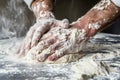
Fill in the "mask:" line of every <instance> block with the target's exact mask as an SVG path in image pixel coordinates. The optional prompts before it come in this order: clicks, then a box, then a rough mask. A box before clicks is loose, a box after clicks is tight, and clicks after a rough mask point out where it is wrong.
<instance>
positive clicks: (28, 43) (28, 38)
mask: <svg viewBox="0 0 120 80" xmlns="http://www.w3.org/2000/svg"><path fill="white" fill-rule="evenodd" d="M37 27H38V24H35V25H33V26H32V27H31V28H30V30H29V31H28V33H27V36H26V38H25V47H24V48H25V53H27V52H28V51H29V50H30V49H31V39H32V37H33V34H34V32H35V30H36V28H37Z"/></svg>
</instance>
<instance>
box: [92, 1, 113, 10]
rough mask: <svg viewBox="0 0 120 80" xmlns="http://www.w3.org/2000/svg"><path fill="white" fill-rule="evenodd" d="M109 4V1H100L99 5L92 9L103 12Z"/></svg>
mask: <svg viewBox="0 0 120 80" xmlns="http://www.w3.org/2000/svg"><path fill="white" fill-rule="evenodd" d="M110 4H111V1H110V0H102V1H101V2H100V3H98V4H97V5H96V6H95V7H94V8H93V9H97V10H104V9H106V8H108V6H109V5H110Z"/></svg>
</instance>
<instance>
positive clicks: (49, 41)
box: [27, 27, 87, 62]
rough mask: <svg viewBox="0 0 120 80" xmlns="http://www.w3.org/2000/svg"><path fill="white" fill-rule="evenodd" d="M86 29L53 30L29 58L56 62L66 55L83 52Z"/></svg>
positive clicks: (32, 51) (57, 28) (58, 28)
mask: <svg viewBox="0 0 120 80" xmlns="http://www.w3.org/2000/svg"><path fill="white" fill-rule="evenodd" d="M85 35H86V31H85V30H84V29H75V28H69V29H65V28H60V27H55V28H52V29H51V30H50V31H49V32H48V33H47V34H45V35H44V36H43V37H42V38H41V41H40V42H39V43H38V45H37V46H36V47H34V48H33V49H31V50H30V51H29V52H28V55H27V56H28V57H31V58H32V59H36V60H37V61H39V62H44V61H45V60H46V59H47V60H50V61H55V60H57V59H59V58H61V57H62V56H64V55H67V54H71V53H74V54H75V53H77V52H79V51H81V49H82V47H83V46H84V43H85V41H86V39H87V37H85Z"/></svg>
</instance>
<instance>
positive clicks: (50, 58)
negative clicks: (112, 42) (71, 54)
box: [48, 56, 57, 61]
mask: <svg viewBox="0 0 120 80" xmlns="http://www.w3.org/2000/svg"><path fill="white" fill-rule="evenodd" d="M48 59H49V60H50V61H56V60H57V58H56V57H52V56H50V57H48Z"/></svg>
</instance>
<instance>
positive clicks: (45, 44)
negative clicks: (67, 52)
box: [36, 37, 57, 54]
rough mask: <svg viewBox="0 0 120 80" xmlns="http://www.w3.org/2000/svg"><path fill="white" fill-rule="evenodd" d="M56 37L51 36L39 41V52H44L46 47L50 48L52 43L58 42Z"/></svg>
mask: <svg viewBox="0 0 120 80" xmlns="http://www.w3.org/2000/svg"><path fill="white" fill-rule="evenodd" d="M56 40H57V39H56V38H55V37H51V38H49V39H47V40H42V41H41V42H40V43H38V45H37V46H36V48H37V51H38V53H37V54H39V53H40V52H42V51H43V50H44V49H46V48H48V47H49V46H50V45H52V44H53V43H55V42H56Z"/></svg>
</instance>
